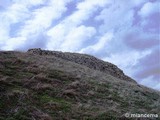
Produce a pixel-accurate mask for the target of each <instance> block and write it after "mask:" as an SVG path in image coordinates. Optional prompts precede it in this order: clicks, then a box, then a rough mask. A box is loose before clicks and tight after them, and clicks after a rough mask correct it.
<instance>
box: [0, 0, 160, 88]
mask: <svg viewBox="0 0 160 120" xmlns="http://www.w3.org/2000/svg"><path fill="white" fill-rule="evenodd" d="M159 8H160V2H159V1H158V0H0V36H1V37H0V50H27V49H29V48H35V47H40V48H42V49H47V50H61V51H70V52H80V53H88V54H92V55H94V56H96V57H98V58H101V59H103V60H105V61H110V62H112V63H114V64H116V65H118V67H120V68H121V69H123V70H124V72H125V73H126V74H127V75H129V76H131V77H132V78H134V79H135V80H137V82H139V83H140V84H143V85H146V86H148V87H151V88H154V89H157V90H160V62H159V61H160V48H159V47H160V36H159V35H160V9H159Z"/></svg>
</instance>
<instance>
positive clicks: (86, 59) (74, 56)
mask: <svg viewBox="0 0 160 120" xmlns="http://www.w3.org/2000/svg"><path fill="white" fill-rule="evenodd" d="M28 53H32V54H38V55H53V56H55V57H58V58H61V59H64V60H67V61H71V62H75V63H78V64H81V65H84V66H87V67H89V68H91V69H94V70H99V71H101V72H105V73H107V74H110V75H112V76H114V77H116V78H119V79H121V80H125V81H131V82H135V81H134V80H133V79H131V78H130V77H128V76H126V75H125V74H124V73H123V71H122V70H121V69H119V68H118V67H117V66H116V65H114V64H112V63H109V62H105V61H102V60H100V59H97V58H96V57H93V56H91V55H87V54H79V53H69V52H59V51H48V50H41V49H40V48H37V49H29V50H28Z"/></svg>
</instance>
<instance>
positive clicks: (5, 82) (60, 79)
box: [0, 49, 160, 120]
mask: <svg viewBox="0 0 160 120" xmlns="http://www.w3.org/2000/svg"><path fill="white" fill-rule="evenodd" d="M125 113H142V114H158V115H159V116H160V92H159V91H156V90H153V89H150V88H147V87H145V86H142V85H139V84H138V83H137V82H136V81H135V80H133V79H132V78H130V77H128V76H127V75H125V74H124V73H123V71H122V70H121V69H119V68H118V67H117V66H116V65H114V64H112V63H109V62H105V61H102V60H99V59H98V58H96V57H94V56H90V55H87V54H78V53H69V52H58V51H47V50H41V49H30V50H28V51H27V52H17V51H1V52H0V120H6V119H10V120H117V119H122V120H125V119H130V118H125V116H124V115H125Z"/></svg>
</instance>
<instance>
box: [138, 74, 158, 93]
mask: <svg viewBox="0 0 160 120" xmlns="http://www.w3.org/2000/svg"><path fill="white" fill-rule="evenodd" d="M139 83H140V84H142V85H145V86H147V87H150V88H154V89H157V90H160V83H159V81H157V80H154V79H153V76H149V77H147V78H145V79H142V80H141V81H140V82H139Z"/></svg>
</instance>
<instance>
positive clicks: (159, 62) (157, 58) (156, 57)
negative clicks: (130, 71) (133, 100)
mask: <svg viewBox="0 0 160 120" xmlns="http://www.w3.org/2000/svg"><path fill="white" fill-rule="evenodd" d="M136 66H137V72H136V73H135V77H136V78H137V79H144V78H147V77H149V76H153V78H154V79H155V80H159V81H160V51H159V49H156V50H154V51H152V53H151V54H149V55H147V56H145V57H144V58H142V59H141V60H140V61H139V63H138V64H137V65H136Z"/></svg>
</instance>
